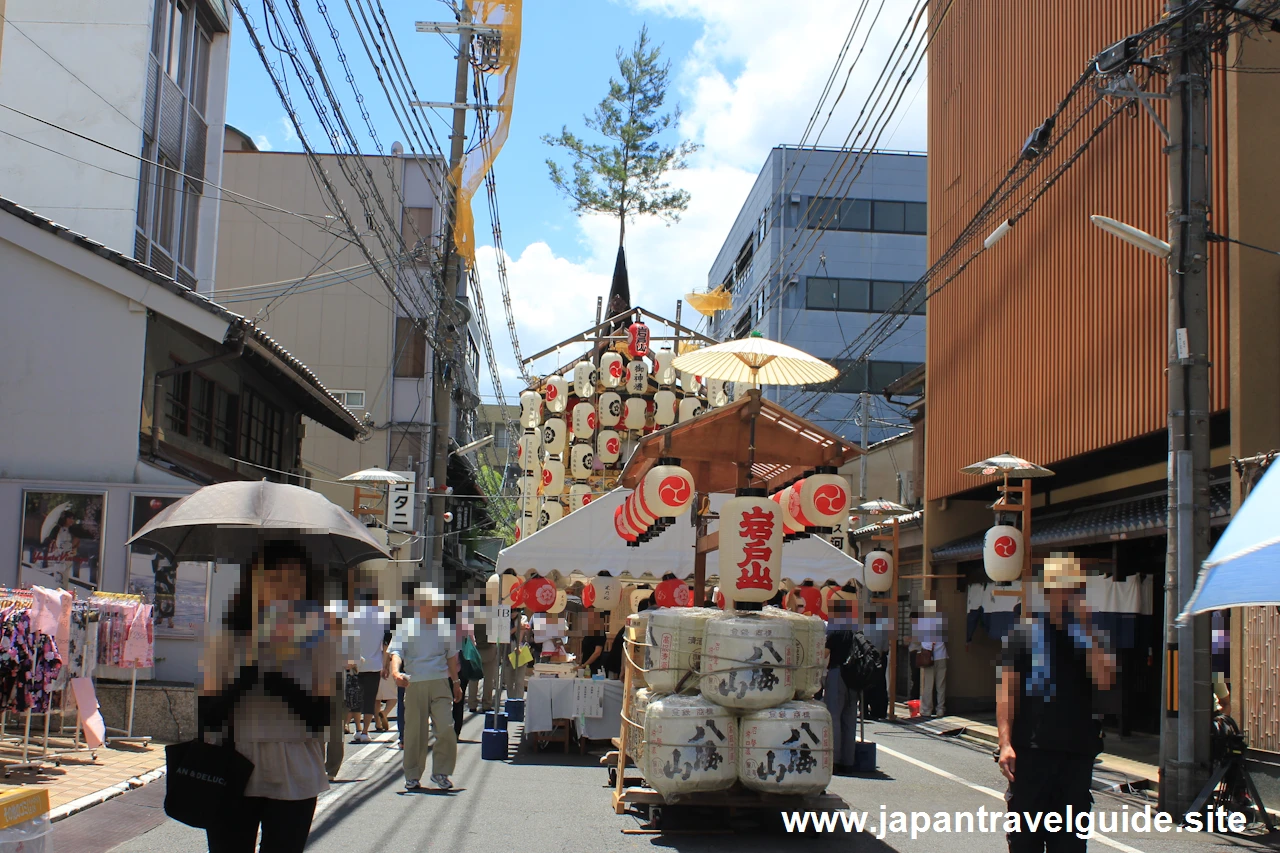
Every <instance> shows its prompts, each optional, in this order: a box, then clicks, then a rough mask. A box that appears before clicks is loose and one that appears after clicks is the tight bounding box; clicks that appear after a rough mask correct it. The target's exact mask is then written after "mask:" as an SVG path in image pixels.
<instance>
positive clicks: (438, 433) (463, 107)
mask: <svg viewBox="0 0 1280 853" xmlns="http://www.w3.org/2000/svg"><path fill="white" fill-rule="evenodd" d="M457 32H458V70H457V75H456V77H455V80H454V90H453V131H452V133H450V135H449V142H450V147H449V179H448V180H447V181H446V183H445V192H446V193H447V194H448V200H447V203H446V211H447V213H446V215H445V218H444V234H443V237H444V293H443V294H442V298H441V300H440V306H439V308H438V309H437V312H436V346H435V351H434V353H433V354H434V356H435V358H434V359H432V368H431V370H432V373H431V375H432V380H431V403H432V410H433V417H432V420H434V421H435V434H434V436H433V438H432V442H431V453H432V465H431V469H432V472H433V473H432V476H433V477H434V479H435V492H434V500H433V501H432V508H431V517H432V524H431V534H432V539H431V552H430V553H431V565H430V568H429V576H430V577H431V578H432V579H433V580H434V581H435V582H437V583H443V580H444V528H445V521H444V513H445V503H446V494H445V486H446V482H447V480H448V472H449V428H450V426H451V425H452V422H453V391H452V388H453V383H452V381H451V376H450V375H449V373H448V371H447V368H446V364H447V361H448V356H447V355H446V353H447V352H448V350H450V349H452V347H453V345H454V344H455V343H457V341H458V340H459V336H460V334H461V331H460V329H461V327H462V326H463V325H465V322H466V318H464V317H461V316H460V315H459V311H458V308H459V306H460V303H461V300H462V299H463V297H465V296H466V284H467V279H466V270H465V269H464V268H463V267H464V262H463V260H462V258H461V256H460V255H459V254H458V247H457V244H456V243H455V241H454V223H456V222H457V220H458V193H459V187H458V182H459V181H461V171H462V170H461V167H462V158H463V156H464V155H465V153H466V147H465V145H466V132H467V83H468V80H469V77H470V74H471V38H472V35H473V34H474V30H473V29H472V28H471V9H470V6H469V5H468V0H459V3H458V26H457Z"/></svg>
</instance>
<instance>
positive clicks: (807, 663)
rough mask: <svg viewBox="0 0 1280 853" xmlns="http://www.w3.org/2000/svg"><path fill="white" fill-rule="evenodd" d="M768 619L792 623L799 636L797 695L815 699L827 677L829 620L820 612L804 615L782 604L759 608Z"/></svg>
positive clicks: (793, 629) (797, 636)
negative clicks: (786, 608)
mask: <svg viewBox="0 0 1280 853" xmlns="http://www.w3.org/2000/svg"><path fill="white" fill-rule="evenodd" d="M760 614H761V615H762V616H765V617H766V618H769V619H785V620H787V621H788V622H790V623H791V630H792V632H793V633H794V635H795V638H796V671H795V675H794V676H793V677H794V678H795V682H796V698H797V699H812V698H813V697H814V696H816V695H818V691H819V690H821V689H822V685H823V683H824V682H825V681H826V678H827V658H828V656H829V655H828V653H827V623H825V622H823V621H822V620H821V619H819V618H818V617H817V616H805V615H804V614H803V613H796V612H794V611H791V610H784V609H782V608H780V607H766V608H764V609H763V610H761V611H760Z"/></svg>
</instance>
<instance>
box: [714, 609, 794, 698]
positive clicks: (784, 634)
mask: <svg viewBox="0 0 1280 853" xmlns="http://www.w3.org/2000/svg"><path fill="white" fill-rule="evenodd" d="M795 660H796V648H795V634H794V632H793V631H792V629H791V622H790V621H789V620H787V619H770V618H768V617H765V616H761V615H759V614H757V613H740V612H737V611H727V612H724V613H721V614H719V615H717V616H715V617H714V618H712V619H710V620H708V621H707V625H706V629H705V636H704V638H703V641H702V664H701V666H700V667H699V669H700V671H701V672H702V673H703V675H702V678H701V680H700V682H699V686H700V688H701V691H702V695H703V696H704V697H706V698H707V699H709V700H711V701H712V702H716V703H718V704H720V705H724V706H726V707H728V708H741V709H744V710H755V709H757V708H771V707H773V706H774V705H781V704H782V703H783V702H786V701H788V700H790V699H791V698H792V697H793V696H794V695H795V692H796V686H795V679H794V675H793V669H794V667H795Z"/></svg>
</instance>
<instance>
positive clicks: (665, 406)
mask: <svg viewBox="0 0 1280 853" xmlns="http://www.w3.org/2000/svg"><path fill="white" fill-rule="evenodd" d="M653 422H654V423H655V424H657V425H658V426H660V427H664V426H671V425H672V424H673V423H675V422H676V395H675V392H674V391H667V390H662V391H659V392H658V393H656V394H654V395H653Z"/></svg>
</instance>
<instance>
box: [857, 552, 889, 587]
mask: <svg viewBox="0 0 1280 853" xmlns="http://www.w3.org/2000/svg"><path fill="white" fill-rule="evenodd" d="M862 582H863V583H864V584H865V585H866V587H867V589H868V590H869V591H871V592H888V591H889V590H890V589H892V588H893V555H892V554H890V553H889V552H888V551H871V552H869V553H868V554H867V555H866V556H864V557H863V558H862Z"/></svg>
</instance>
